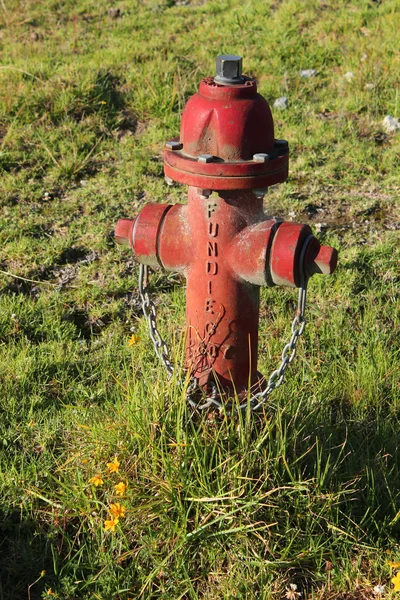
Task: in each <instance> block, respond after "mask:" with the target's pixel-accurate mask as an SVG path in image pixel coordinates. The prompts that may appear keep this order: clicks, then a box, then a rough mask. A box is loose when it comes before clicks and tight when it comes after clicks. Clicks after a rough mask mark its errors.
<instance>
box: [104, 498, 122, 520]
mask: <svg viewBox="0 0 400 600" xmlns="http://www.w3.org/2000/svg"><path fill="white" fill-rule="evenodd" d="M108 510H109V511H110V513H111V514H112V516H113V517H114V518H115V519H119V518H121V517H124V516H125V513H126V508H125V506H121V504H120V503H119V502H116V503H115V504H110V508H109V509H108Z"/></svg>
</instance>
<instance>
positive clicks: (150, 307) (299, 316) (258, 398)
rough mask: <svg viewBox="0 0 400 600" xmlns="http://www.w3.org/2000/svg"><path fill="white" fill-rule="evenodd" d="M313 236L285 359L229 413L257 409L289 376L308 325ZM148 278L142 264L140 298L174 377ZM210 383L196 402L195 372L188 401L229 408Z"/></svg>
mask: <svg viewBox="0 0 400 600" xmlns="http://www.w3.org/2000/svg"><path fill="white" fill-rule="evenodd" d="M312 237H313V236H309V237H308V238H307V239H306V240H305V242H304V244H303V248H302V252H301V256H300V261H299V262H300V265H301V281H300V286H299V296H298V302H297V312H296V316H295V318H294V319H293V322H292V335H291V338H290V340H289V342H288V343H287V344H286V345H285V346H284V348H283V351H282V355H281V363H280V365H279V367H278V368H277V369H275V371H273V372H272V373H271V375H270V376H269V378H268V380H267V379H266V378H264V380H265V381H267V384H266V386H265V388H264V389H263V390H260V391H259V392H256V393H255V394H252V395H251V396H249V397H248V398H247V400H246V402H243V403H242V404H239V406H234V407H232V409H233V410H232V411H228V412H227V414H228V415H229V414H231V413H232V412H238V411H242V410H245V409H247V408H248V407H250V409H251V410H253V411H257V410H258V409H259V408H260V407H261V406H262V405H263V404H264V403H265V402H266V400H267V399H268V397H269V396H270V394H271V393H272V392H273V391H274V390H276V389H277V388H278V387H279V386H280V385H281V384H282V382H283V380H284V378H285V373H286V369H287V368H288V366H289V365H290V364H291V363H292V362H293V360H294V357H295V356H296V350H297V342H298V340H299V337H300V336H301V335H302V334H303V333H304V329H305V326H306V319H305V316H304V313H305V309H306V301H307V283H308V279H307V277H306V276H305V274H304V271H303V268H302V267H303V262H304V256H305V252H306V249H307V246H308V243H309V241H310V240H311V238H312ZM147 280H148V267H147V265H142V264H141V265H140V270H139V295H140V299H141V301H142V309H143V313H144V316H145V317H146V320H147V324H148V327H149V332H150V337H151V340H152V342H153V346H154V350H155V352H156V354H157V356H158V358H159V359H160V360H161V362H162V363H163V365H164V367H165V369H166V371H167V373H168V376H169V377H172V375H173V373H174V365H173V364H172V362H171V359H170V355H169V350H168V347H167V344H166V343H165V341H164V340H163V338H162V337H161V334H160V332H159V330H158V327H157V310H156V305H155V304H154V302H153V301H152V300H151V298H150V296H149V294H148V291H147ZM179 383H180V385H181V386H182V387H184V386H185V383H186V382H185V381H184V380H181V381H180V382H179ZM210 387H211V393H210V394H209V395H208V396H207V397H206V398H205V399H204V401H202V402H201V403H200V402H196V401H195V400H194V395H195V394H196V392H198V391H199V390H200V388H199V385H198V381H197V379H196V378H195V377H194V376H192V377H191V378H190V380H189V384H188V385H187V388H186V400H187V401H188V403H189V404H190V406H191V407H192V408H195V409H197V410H206V409H207V408H210V407H211V406H215V407H216V408H218V409H219V410H225V411H226V408H227V404H226V403H225V404H223V403H222V402H221V401H220V399H219V393H218V388H217V385H216V384H215V382H211V383H210ZM228 406H229V405H228Z"/></svg>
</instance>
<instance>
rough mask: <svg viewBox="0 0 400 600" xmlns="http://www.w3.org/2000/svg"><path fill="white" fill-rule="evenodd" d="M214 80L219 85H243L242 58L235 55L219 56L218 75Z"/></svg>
mask: <svg viewBox="0 0 400 600" xmlns="http://www.w3.org/2000/svg"><path fill="white" fill-rule="evenodd" d="M214 80H215V81H216V82H217V83H241V82H242V81H243V77H242V57H241V56H236V55H235V54H221V55H220V56H217V74H216V76H215V78H214Z"/></svg>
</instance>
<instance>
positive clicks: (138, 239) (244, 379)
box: [115, 55, 337, 393]
mask: <svg viewBox="0 0 400 600" xmlns="http://www.w3.org/2000/svg"><path fill="white" fill-rule="evenodd" d="M288 161H289V145H288V143H287V142H286V141H285V140H278V139H275V135H274V124H273V120H272V115H271V111H270V108H269V106H268V103H267V101H266V100H265V99H264V98H263V97H262V96H260V94H258V93H257V84H256V82H255V81H254V80H253V79H250V78H248V77H245V76H242V73H241V58H240V57H237V56H232V55H227V56H220V57H218V58H217V75H216V76H215V77H207V78H206V79H203V80H202V81H201V83H200V89H199V91H198V92H197V93H196V94H194V96H192V97H191V98H190V99H189V101H188V102H187V104H186V107H185V109H184V112H183V115H182V121H181V130H180V137H179V138H176V139H173V140H171V141H169V142H167V143H166V144H165V148H164V170H165V175H166V178H168V181H171V180H173V181H175V182H178V183H181V184H185V185H188V186H189V190H188V203H187V204H185V205H182V204H176V205H171V204H147V205H146V206H145V207H144V208H143V209H142V211H141V212H140V213H139V215H138V216H137V217H136V218H134V219H122V220H120V221H119V222H118V224H117V227H116V230H115V239H116V241H117V242H119V243H121V244H127V245H129V246H130V247H131V248H132V249H133V251H134V253H135V256H136V258H137V260H138V261H139V262H140V263H142V264H145V265H149V266H161V267H163V268H164V269H167V270H170V271H178V272H181V273H183V274H184V275H185V277H186V280H187V291H186V326H187V347H186V366H187V368H188V369H189V370H190V372H191V373H192V374H193V376H194V377H195V378H196V379H197V380H198V381H199V384H200V385H201V386H207V385H208V383H209V381H210V379H212V380H213V381H215V382H217V384H218V386H219V388H220V389H226V390H228V391H229V390H230V391H232V390H235V391H236V392H237V393H241V392H242V391H244V390H246V389H247V388H248V387H249V385H250V386H252V385H253V384H255V383H256V382H257V381H258V379H259V374H258V372H257V347H258V320H259V298H260V286H262V285H265V286H273V285H284V286H291V287H299V286H300V283H301V280H302V277H304V276H306V277H309V276H311V275H313V274H316V273H322V274H331V273H333V271H334V270H335V268H336V263H337V251H336V250H335V249H334V248H331V247H328V246H321V245H320V243H319V242H318V240H317V239H316V238H315V237H314V236H313V235H312V231H311V229H310V227H309V226H308V225H300V224H295V223H285V222H281V221H278V220H276V219H268V218H267V217H266V215H265V214H264V212H263V196H264V194H265V193H266V191H267V188H268V187H269V186H271V185H275V184H277V183H280V182H283V181H285V180H286V178H287V176H288ZM303 250H304V251H303ZM301 263H302V264H301Z"/></svg>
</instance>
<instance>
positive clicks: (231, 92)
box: [164, 54, 289, 190]
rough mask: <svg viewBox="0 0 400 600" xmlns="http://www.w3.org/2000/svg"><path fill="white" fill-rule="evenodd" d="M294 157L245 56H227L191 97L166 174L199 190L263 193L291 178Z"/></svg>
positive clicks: (169, 149) (168, 152)
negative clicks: (277, 132) (245, 69)
mask: <svg viewBox="0 0 400 600" xmlns="http://www.w3.org/2000/svg"><path fill="white" fill-rule="evenodd" d="M288 155H289V147H288V143H287V142H286V141H285V140H276V139H275V136H274V123H273V120H272V115H271V110H270V108H269V105H268V102H267V101H266V100H265V98H263V97H262V96H261V95H260V94H258V92H257V84H256V82H255V80H254V79H251V78H249V77H246V76H244V75H242V58H241V57H240V56H236V55H232V54H227V55H221V56H218V57H217V64H216V75H215V76H214V77H207V78H205V79H203V80H202V81H201V83H200V89H199V91H198V92H197V93H196V94H194V95H193V96H192V97H191V98H189V100H188V102H187V104H186V106H185V109H184V111H183V114H182V120H181V130H180V137H179V139H174V140H171V141H169V142H167V143H166V145H165V150H164V163H165V164H164V170H165V175H166V176H167V177H169V178H171V179H173V180H174V181H177V182H179V183H183V184H187V185H191V186H195V187H198V188H204V189H211V190H229V189H236V190H239V189H260V188H265V187H269V186H271V185H274V184H276V183H280V182H283V181H285V180H286V178H287V175H288V160H289V159H288Z"/></svg>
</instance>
